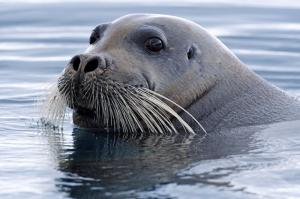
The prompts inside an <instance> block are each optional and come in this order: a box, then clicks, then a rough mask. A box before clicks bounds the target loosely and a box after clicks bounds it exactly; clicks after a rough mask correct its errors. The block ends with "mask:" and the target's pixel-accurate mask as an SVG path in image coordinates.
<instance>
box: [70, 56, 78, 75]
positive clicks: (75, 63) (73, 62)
mask: <svg viewBox="0 0 300 199" xmlns="http://www.w3.org/2000/svg"><path fill="white" fill-rule="evenodd" d="M70 64H71V66H72V67H73V69H74V70H75V71H78V69H79V65H80V57H79V56H78V55H76V56H74V57H73V58H72V59H71V61H70Z"/></svg>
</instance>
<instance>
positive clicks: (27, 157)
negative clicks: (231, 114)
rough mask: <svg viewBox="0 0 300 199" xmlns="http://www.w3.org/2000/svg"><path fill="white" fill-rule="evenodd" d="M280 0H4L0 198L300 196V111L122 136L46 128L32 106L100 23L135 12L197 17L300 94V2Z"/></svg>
mask: <svg viewBox="0 0 300 199" xmlns="http://www.w3.org/2000/svg"><path fill="white" fill-rule="evenodd" d="M274 2H275V3H274ZM274 2H273V4H272V3H270V4H268V3H266V2H264V3H259V1H252V2H250V1H245V4H242V3H240V2H235V1H226V0H222V1H205V2H203V3H201V2H200V3H197V2H196V1H192V2H190V3H185V4H184V3H183V2H179V1H178V2H177V3H174V4H172V3H171V2H169V3H165V4H163V5H161V4H160V5H158V1H154V2H152V3H147V4H141V3H140V2H135V3H128V2H127V3H109V1H107V2H102V3H101V2H96V1H89V2H84V1H73V2H72V1H64V3H62V2H59V1H48V2H47V3H43V4H42V3H37V1H28V2H27V3H23V2H22V1H17V0H15V1H10V2H5V1H0V113H1V114H0V198H1V199H10V198H49V199H50V198H51V199H52V198H78V199H81V198H278V199H281V198H300V135H299V133H300V132H299V131H300V130H299V129H300V128H299V127H300V121H292V122H285V123H278V124H273V125H270V126H268V127H253V128H248V127H245V129H244V131H243V132H244V133H242V134H241V133H238V132H235V131H230V132H225V133H222V134H217V135H211V136H208V137H207V138H206V139H205V140H203V139H202V137H201V136H186V135H182V136H181V135H178V136H169V137H158V136H150V137H140V138H122V137H118V136H115V135H112V134H106V133H99V132H88V131H84V130H81V129H77V128H75V127H74V126H73V125H72V122H71V120H70V118H67V119H66V121H65V124H64V127H63V129H51V128H44V127H43V126H40V125H39V124H38V121H39V115H38V110H37V108H36V106H35V104H36V99H37V98H39V97H40V96H43V95H44V94H45V88H47V86H48V85H50V84H51V83H53V82H54V81H55V79H56V78H57V77H58V76H59V74H60V73H61V71H62V70H63V68H64V66H65V65H66V63H67V62H68V60H69V59H70V58H71V57H72V56H73V55H74V54H77V53H80V52H82V51H84V49H85V48H86V47H87V46H88V37H89V34H90V32H91V30H92V29H93V28H94V27H95V26H96V25H97V24H99V23H102V22H106V21H111V20H114V19H116V18H117V17H120V16H122V15H124V14H128V13H133V12H135V13H136V12H139V13H141V12H146V13H161V14H171V15H176V16H180V17H185V18H187V19H191V20H194V21H195V22H197V23H199V24H201V25H202V26H204V27H205V28H207V29H208V30H209V31H210V32H211V33H212V34H215V35H216V36H218V37H219V38H220V39H221V40H222V41H223V42H224V43H225V44H226V45H227V46H228V47H229V48H230V49H232V50H233V51H234V52H235V53H236V55H237V56H238V57H239V58H240V59H241V60H242V61H243V62H245V63H246V64H247V65H248V66H249V67H250V68H252V69H253V70H255V71H256V72H257V73H258V74H260V75H261V76H263V77H264V78H265V79H267V80H269V81H270V82H272V83H273V84H275V85H277V86H278V87H280V88H282V89H284V90H286V91H287V92H289V93H291V94H293V95H299V94H300V5H298V4H300V3H297V1H283V0H277V1H274Z"/></svg>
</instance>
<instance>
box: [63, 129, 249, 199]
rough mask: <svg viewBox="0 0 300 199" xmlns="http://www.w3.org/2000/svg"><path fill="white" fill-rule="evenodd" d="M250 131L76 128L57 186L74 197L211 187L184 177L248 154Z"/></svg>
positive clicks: (111, 195)
mask: <svg viewBox="0 0 300 199" xmlns="http://www.w3.org/2000/svg"><path fill="white" fill-rule="evenodd" d="M249 129H251V128H249ZM249 129H247V130H246V129H245V131H244V132H242V133H236V132H233V131H230V132H224V133H220V132H218V133H212V134H210V135H209V136H208V137H206V138H205V139H203V136H202V135H193V136H190V135H180V134H179V135H175V136H164V137H162V136H160V137H159V136H147V135H146V136H143V137H141V136H135V137H124V136H121V135H120V134H116V133H106V132H96V131H90V130H89V131H87V130H82V129H77V128H75V129H73V138H74V143H73V149H71V151H70V149H69V150H66V151H63V153H64V154H63V155H60V157H65V158H61V159H60V161H59V170H61V171H62V172H63V173H64V174H65V175H66V176H67V177H64V178H60V179H58V180H57V187H58V188H59V190H60V191H63V192H66V193H67V194H68V195H69V196H70V197H71V198H105V197H108V198H111V197H113V198H126V197H136V194H137V193H138V192H140V191H151V190H153V189H155V188H156V187H157V186H159V185H162V184H166V183H170V182H177V183H185V184H195V183H205V182H206V181H207V183H211V182H208V181H209V179H202V178H200V177H199V178H195V176H194V177H193V178H190V179H186V178H184V177H183V178H182V176H180V175H178V173H179V172H180V171H181V170H183V169H185V168H187V167H188V166H189V165H191V164H193V163H198V162H200V161H201V160H207V159H217V158H223V157H226V156H229V155H233V154H239V153H247V151H248V150H249V149H250V147H249V143H250V142H251V140H252V139H251V135H252V134H253V132H254V131H249ZM231 133H235V136H232V134H231ZM216 186H220V185H216ZM222 186H226V185H224V184H223V185H222ZM124 194H125V195H126V196H124ZM128 194H129V195H128Z"/></svg>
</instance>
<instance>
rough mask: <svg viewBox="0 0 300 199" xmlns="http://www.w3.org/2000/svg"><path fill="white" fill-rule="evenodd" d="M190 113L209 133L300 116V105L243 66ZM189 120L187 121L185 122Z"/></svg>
mask: <svg viewBox="0 0 300 199" xmlns="http://www.w3.org/2000/svg"><path fill="white" fill-rule="evenodd" d="M187 110H188V111H189V112H190V113H191V114H192V115H193V116H195V118H196V119H197V120H198V121H199V122H200V123H201V124H202V125H203V126H204V128H205V129H206V131H215V130H218V129H222V128H233V127H238V126H249V125H260V124H267V123H272V122H278V121H285V120H291V119H293V118H296V116H297V117H299V116H300V114H299V112H300V105H299V103H298V101H297V100H296V99H294V98H292V97H290V96H288V95H287V94H286V93H285V92H283V91H282V90H280V89H278V88H277V87H275V86H272V85H270V84H269V83H268V82H266V81H265V80H264V79H262V78H261V77H259V76H258V75H256V74H255V73H254V72H252V71H251V70H249V69H248V68H247V67H246V66H243V68H242V72H241V73H238V74H236V75H233V76H227V78H224V79H222V80H219V81H218V82H217V84H216V85H215V86H214V87H213V88H212V89H211V90H210V91H209V92H208V93H206V95H204V96H203V97H202V98H200V99H198V100H197V101H195V102H194V103H193V104H191V105H190V106H189V107H188V108H187ZM184 119H187V121H188V118H187V117H186V118H184Z"/></svg>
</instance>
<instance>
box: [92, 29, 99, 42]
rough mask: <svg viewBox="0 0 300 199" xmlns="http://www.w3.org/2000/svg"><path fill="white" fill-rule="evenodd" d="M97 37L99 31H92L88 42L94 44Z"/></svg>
mask: <svg viewBox="0 0 300 199" xmlns="http://www.w3.org/2000/svg"><path fill="white" fill-rule="evenodd" d="M99 38H100V35H99V33H98V32H95V31H93V32H92V34H91V36H90V44H94V43H95V42H96V41H97V40H98V39H99Z"/></svg>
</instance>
